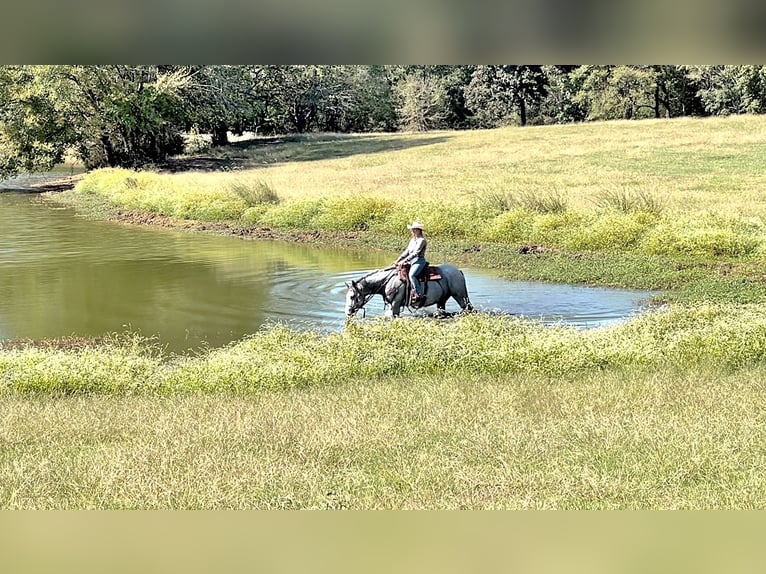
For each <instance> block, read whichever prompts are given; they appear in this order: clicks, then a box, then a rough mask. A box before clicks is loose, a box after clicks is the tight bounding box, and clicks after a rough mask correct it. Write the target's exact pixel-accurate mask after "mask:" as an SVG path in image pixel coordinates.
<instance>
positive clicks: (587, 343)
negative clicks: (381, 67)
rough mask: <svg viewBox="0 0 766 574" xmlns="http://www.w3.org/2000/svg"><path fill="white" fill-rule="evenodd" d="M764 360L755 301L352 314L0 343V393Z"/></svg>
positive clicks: (255, 387)
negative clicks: (567, 318)
mask: <svg viewBox="0 0 766 574" xmlns="http://www.w3.org/2000/svg"><path fill="white" fill-rule="evenodd" d="M764 359H766V312H765V311H764V310H763V309H762V305H759V304H750V305H742V304H740V305H734V304H698V305H675V306H673V307H671V308H670V309H668V310H665V311H661V312H659V311H658V312H654V313H646V314H644V315H641V316H639V317H636V318H634V319H633V320H631V321H629V322H626V323H623V324H620V325H616V326H612V327H608V328H600V329H592V330H578V329H576V328H574V327H568V326H558V327H546V326H543V325H542V324H540V323H537V322H531V321H527V320H524V319H521V318H515V317H496V316H487V315H482V314H474V315H468V316H464V317H459V318H456V319H454V320H436V319H432V320H428V319H415V320H409V321H406V320H402V321H395V322H393V323H392V322H390V321H386V320H375V321H365V322H361V323H357V322H352V323H350V324H349V325H347V327H346V329H345V330H344V331H342V332H339V333H332V334H329V335H326V336H323V335H320V334H317V333H314V332H310V331H306V332H295V331H293V330H291V329H289V328H287V327H285V326H280V325H276V326H272V327H268V328H264V329H263V330H262V331H260V332H258V333H255V334H254V335H252V336H251V337H248V338H246V339H244V340H242V341H239V342H235V343H232V344H231V345H229V346H227V347H225V348H222V349H213V350H210V351H207V352H205V353H203V354H201V355H200V356H196V357H183V356H182V357H170V358H168V357H164V356H162V355H161V354H160V353H159V352H158V351H156V350H155V349H154V348H153V347H152V346H151V345H150V344H148V343H147V342H145V341H142V340H141V339H140V338H137V337H135V336H129V337H126V338H124V339H123V340H120V339H112V340H108V341H106V342H103V343H98V344H94V345H92V346H81V347H80V348H73V349H69V348H59V349H57V348H51V347H38V346H28V347H24V346H18V347H16V348H11V349H4V350H2V352H0V373H2V378H0V393H9V394H26V395H45V394H64V395H77V394H88V393H99V394H103V393H106V394H176V393H181V394H183V393H189V392H202V393H210V392H213V393H215V392H229V393H239V394H251V393H259V392H264V391H290V390H293V389H306V388H315V387H327V386H330V387H331V386H335V385H342V384H343V383H344V382H345V381H346V380H349V379H353V380H357V381H366V382H367V383H369V384H374V383H375V382H376V381H379V380H385V379H387V378H391V377H394V378H398V377H408V378H410V379H412V380H416V379H417V378H418V377H421V376H439V375H442V374H449V375H452V376H469V375H498V374H508V375H521V374H528V373H536V374H539V375H541V376H547V377H556V376H568V377H569V376H577V375H587V374H590V373H592V372H602V371H605V370H619V369H623V368H626V367H629V368H630V369H632V370H635V371H644V370H647V369H648V370H651V369H679V370H682V369H685V368H693V367H698V366H704V367H716V368H718V369H720V370H721V371H722V372H723V371H736V370H738V369H744V368H751V367H756V366H758V365H760V364H761V363H762V362H763V361H764Z"/></svg>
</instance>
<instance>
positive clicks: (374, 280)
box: [346, 265, 473, 317]
mask: <svg viewBox="0 0 766 574" xmlns="http://www.w3.org/2000/svg"><path fill="white" fill-rule="evenodd" d="M436 269H437V270H438V271H439V274H440V275H441V279H437V280H431V281H429V282H428V287H427V289H426V298H425V302H424V303H423V305H422V307H428V306H429V305H434V304H436V308H437V311H438V313H440V314H443V313H445V308H444V306H445V305H446V304H447V301H448V300H449V298H450V297H452V298H453V299H454V300H455V301H456V302H457V304H458V305H460V308H461V309H462V310H463V311H472V310H473V305H471V301H470V300H469V299H468V289H466V286H465V276H464V275H463V272H462V271H460V269H458V268H457V267H454V266H453V265H439V266H438V267H436ZM346 286H347V287H348V291H347V292H346V316H347V317H350V316H352V315H354V314H355V313H356V312H357V311H359V309H361V308H362V307H364V306H365V305H366V304H367V303H368V302H369V301H370V299H372V298H373V297H374V296H375V295H380V296H382V297H383V305H384V313H385V315H386V316H388V317H398V316H399V313H400V312H401V310H402V307H403V306H405V305H406V303H407V302H406V301H405V297H407V296H408V294H409V291H410V289H409V288H408V287H409V286H408V285H407V283H405V282H404V281H403V280H402V279H401V278H400V277H399V272H398V270H397V268H396V267H386V268H385V269H379V270H378V271H373V272H372V273H368V274H367V275H365V276H364V277H362V278H360V279H357V280H356V281H351V283H350V284H349V283H346Z"/></svg>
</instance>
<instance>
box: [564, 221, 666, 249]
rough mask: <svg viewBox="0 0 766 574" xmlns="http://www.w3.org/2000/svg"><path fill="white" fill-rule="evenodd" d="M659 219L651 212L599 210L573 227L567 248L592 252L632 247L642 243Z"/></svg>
mask: <svg viewBox="0 0 766 574" xmlns="http://www.w3.org/2000/svg"><path fill="white" fill-rule="evenodd" d="M655 222H656V219H655V218H654V216H652V215H650V214H648V213H635V212H633V213H596V214H593V215H592V216H591V217H590V218H589V219H588V220H587V221H586V222H584V223H583V225H580V226H578V227H577V228H576V229H573V230H572V233H571V235H570V236H569V237H568V239H567V242H566V247H567V248H568V249H573V250H590V251H599V250H609V249H629V248H632V247H635V246H636V245H637V244H638V243H640V241H641V239H642V238H643V236H644V234H645V233H646V232H647V230H648V229H649V228H650V227H651V226H652V225H654V224H655Z"/></svg>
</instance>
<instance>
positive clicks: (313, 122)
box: [0, 65, 766, 176]
mask: <svg viewBox="0 0 766 574" xmlns="http://www.w3.org/2000/svg"><path fill="white" fill-rule="evenodd" d="M765 70H766V67H764V66H758V65H737V66H731V65H717V66H678V65H676V66H673V65H598V66H563V65H561V66H559V65H556V66H528V65H483V66H472V65H455V66H449V65H404V66H402V65H370V66H365V65H237V66H226V65H215V66H200V65H192V66H178V65H175V66H126V65H119V66H115V65H111V66H63V65H59V66H5V67H3V68H2V69H1V70H0V176H7V175H13V174H15V173H18V172H20V171H36V170H46V169H50V167H51V166H52V165H54V164H55V163H57V162H59V161H61V159H62V157H63V154H65V153H69V154H72V155H75V156H77V157H78V158H79V159H80V160H81V161H82V162H83V163H84V164H86V166H87V167H89V168H90V167H102V166H129V167H130V166H132V167H140V166H144V165H151V164H156V163H161V162H163V161H164V160H165V159H166V158H167V157H168V156H169V155H173V154H175V153H178V152H180V151H181V149H182V138H181V134H182V133H185V134H187V139H188V134H196V139H195V138H191V139H190V140H189V141H198V142H199V141H203V140H201V139H200V137H203V136H204V138H205V140H204V141H209V142H210V143H211V145H212V146H214V147H217V146H221V145H223V144H226V143H227V142H228V139H229V135H230V134H235V135H238V136H239V135H243V134H248V135H252V134H255V135H273V134H294V133H311V132H345V133H348V132H367V133H369V132H380V131H395V130H396V129H404V130H407V131H427V130H434V129H465V128H473V127H480V128H481V127H497V126H502V125H506V124H513V123H520V124H521V125H526V124H527V123H529V124H551V123H571V122H578V121H582V120H588V119H590V120H600V119H633V120H635V119H645V118H663V117H666V118H670V117H677V116H705V115H731V114H746V113H749V114H760V113H763V111H764V110H765V109H766V71H765ZM200 151H204V149H202V148H200Z"/></svg>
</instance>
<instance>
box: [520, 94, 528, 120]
mask: <svg viewBox="0 0 766 574" xmlns="http://www.w3.org/2000/svg"><path fill="white" fill-rule="evenodd" d="M519 115H520V116H521V125H522V126H525V125H527V102H526V101H524V98H519Z"/></svg>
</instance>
